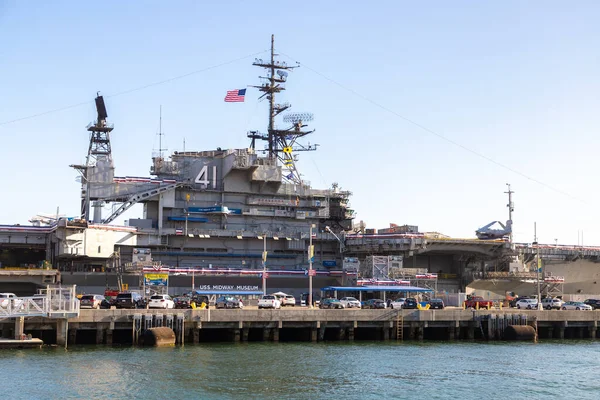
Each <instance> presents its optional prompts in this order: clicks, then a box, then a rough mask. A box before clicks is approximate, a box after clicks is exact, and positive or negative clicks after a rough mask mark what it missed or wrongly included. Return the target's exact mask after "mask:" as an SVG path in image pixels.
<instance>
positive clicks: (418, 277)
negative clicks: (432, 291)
mask: <svg viewBox="0 0 600 400" xmlns="http://www.w3.org/2000/svg"><path fill="white" fill-rule="evenodd" d="M415 279H437V274H419V275H415Z"/></svg>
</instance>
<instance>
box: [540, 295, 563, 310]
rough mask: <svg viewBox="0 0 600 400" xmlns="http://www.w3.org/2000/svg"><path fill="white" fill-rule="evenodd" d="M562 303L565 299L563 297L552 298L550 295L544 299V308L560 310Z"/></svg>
mask: <svg viewBox="0 0 600 400" xmlns="http://www.w3.org/2000/svg"><path fill="white" fill-rule="evenodd" d="M562 305H563V301H562V300H561V299H556V298H555V299H552V298H550V297H546V298H545V299H542V308H543V309H544V310H560V309H561V308H562Z"/></svg>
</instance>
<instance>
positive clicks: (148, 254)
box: [131, 248, 152, 265]
mask: <svg viewBox="0 0 600 400" xmlns="http://www.w3.org/2000/svg"><path fill="white" fill-rule="evenodd" d="M131 261H132V262H134V263H141V264H148V265H149V264H151V263H152V251H151V250H150V249H139V248H138V249H133V257H132V260H131Z"/></svg>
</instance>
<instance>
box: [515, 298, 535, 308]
mask: <svg viewBox="0 0 600 400" xmlns="http://www.w3.org/2000/svg"><path fill="white" fill-rule="evenodd" d="M516 306H517V308H518V309H519V310H520V309H521V308H525V309H527V310H537V308H538V302H537V300H536V299H521V300H519V301H517V304H516Z"/></svg>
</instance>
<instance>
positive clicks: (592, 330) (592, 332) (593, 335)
mask: <svg viewBox="0 0 600 400" xmlns="http://www.w3.org/2000/svg"><path fill="white" fill-rule="evenodd" d="M588 329H589V332H590V339H592V340H594V339H596V332H597V331H598V321H592V323H591V325H590V326H589V328H588Z"/></svg>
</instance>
